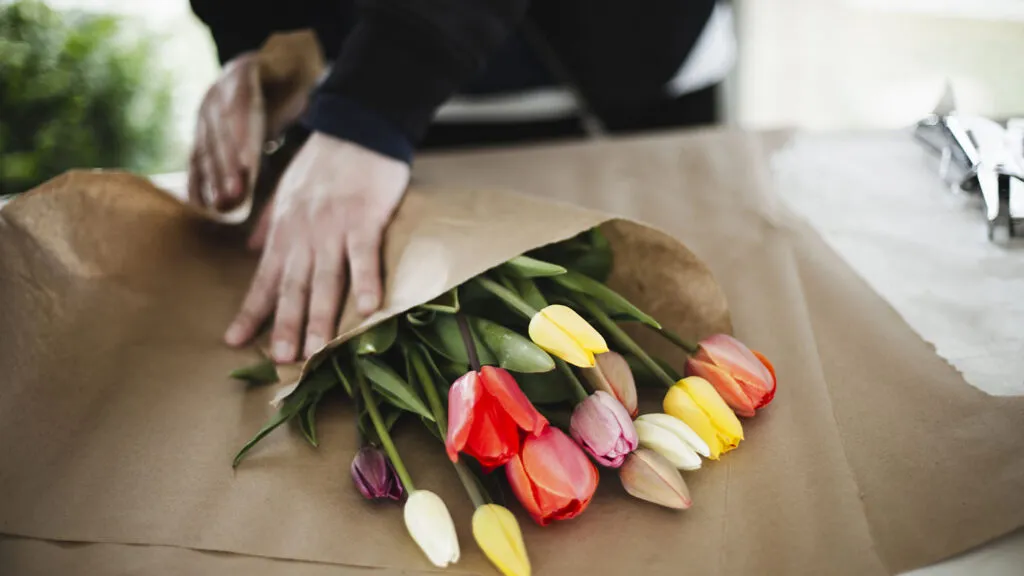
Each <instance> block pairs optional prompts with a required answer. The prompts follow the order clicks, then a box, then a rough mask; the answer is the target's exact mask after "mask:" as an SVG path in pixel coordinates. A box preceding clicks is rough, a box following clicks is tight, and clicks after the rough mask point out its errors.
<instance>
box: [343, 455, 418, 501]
mask: <svg viewBox="0 0 1024 576" xmlns="http://www.w3.org/2000/svg"><path fill="white" fill-rule="evenodd" d="M352 480H353V481H354V482H355V483H356V488H358V489H359V492H360V493H361V494H362V495H363V496H365V497H366V498H367V499H369V500H377V499H384V498H390V499H392V500H401V499H402V496H403V495H404V494H405V490H404V489H403V488H402V482H401V481H400V480H399V479H398V474H397V473H396V472H395V468H394V467H393V466H392V465H391V462H390V461H389V460H388V457H387V455H385V454H384V452H383V451H382V450H380V449H379V448H376V447H373V446H363V447H362V448H361V449H360V450H359V452H357V453H356V457H355V458H353V459H352Z"/></svg>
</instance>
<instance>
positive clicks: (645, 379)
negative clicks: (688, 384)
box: [624, 354, 682, 389]
mask: <svg viewBox="0 0 1024 576" xmlns="http://www.w3.org/2000/svg"><path fill="white" fill-rule="evenodd" d="M624 356H625V358H626V362H627V363H628V364H629V369H630V371H631V372H633V378H634V379H635V380H636V383H637V385H639V386H650V387H652V388H661V389H664V388H665V385H664V384H663V383H662V382H661V380H660V379H659V378H658V377H657V376H655V375H654V372H652V371H651V369H650V368H648V367H647V365H646V364H644V363H643V362H641V361H640V359H639V358H637V357H636V356H634V355H632V354H625V355H624ZM654 361H655V362H656V363H657V364H658V366H661V368H662V370H664V371H665V372H666V373H667V374H668V375H669V376H671V377H672V379H673V380H676V381H678V380H680V379H681V378H682V376H680V375H679V373H678V372H676V369H675V368H673V367H672V366H671V365H670V364H669V363H668V362H665V361H664V360H661V359H660V358H654Z"/></svg>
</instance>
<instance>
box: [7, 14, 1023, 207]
mask: <svg viewBox="0 0 1024 576" xmlns="http://www.w3.org/2000/svg"><path fill="white" fill-rule="evenodd" d="M722 5H723V6H727V7H728V8H729V9H730V10H731V19H730V20H729V23H730V28H731V32H732V36H731V37H720V38H718V44H722V43H723V42H729V43H731V45H732V46H733V48H732V51H731V52H729V50H726V54H727V55H726V56H724V58H726V59H727V60H729V61H730V62H734V65H732V66H731V67H729V69H728V75H727V77H726V79H725V81H724V83H722V84H721V86H720V87H719V88H718V89H716V98H717V99H718V103H719V106H718V108H717V111H716V115H717V118H716V119H715V121H716V122H718V123H722V124H730V125H738V126H742V127H745V128H751V129H762V128H779V127H788V128H801V129H807V130H860V129H886V128H899V127H904V126H907V125H909V124H911V123H913V122H914V121H916V120H918V119H920V118H921V117H922V116H923V115H924V114H926V113H927V112H929V111H930V110H931V109H932V107H933V106H934V105H935V103H936V101H937V100H938V98H939V96H940V94H941V92H942V89H943V86H944V84H945V83H946V82H947V80H948V81H949V82H951V84H952V86H953V87H954V88H955V90H956V93H957V97H958V102H959V104H960V107H961V109H962V110H964V111H967V112H971V113H977V114H982V115H986V116H991V117H996V118H1006V117H1011V116H1014V115H1021V116H1024V58H1021V57H1020V55H1021V54H1024V0H733V1H731V2H723V3H722ZM733 58H734V60H733ZM218 68H219V66H218V63H217V58H216V52H215V49H214V44H213V41H212V40H211V38H210V36H209V33H208V32H207V29H206V28H205V27H204V26H203V25H202V23H201V22H199V21H198V20H197V19H196V18H195V16H194V15H193V14H192V12H191V9H190V7H189V4H188V0H49V1H46V2H38V1H37V0H0V186H2V190H0V192H7V193H10V192H17V191H21V190H24V189H27V188H30V187H32V186H34V185H36V184H38V183H40V182H42V181H44V180H46V179H48V178H50V177H52V176H54V175H56V174H59V173H60V172H62V171H64V170H66V169H67V168H69V167H74V166H95V167H123V168H128V169H130V170H134V171H138V172H143V173H159V172H169V171H176V170H182V169H184V167H185V162H186V157H187V148H188V144H189V142H190V139H191V134H192V130H193V125H194V117H195V113H196V110H197V108H198V106H199V103H200V100H201V98H202V96H203V94H204V92H205V90H206V89H207V87H208V86H209V85H210V84H211V83H212V82H213V81H214V79H215V78H216V76H217V74H218Z"/></svg>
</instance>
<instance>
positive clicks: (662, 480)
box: [619, 448, 693, 510]
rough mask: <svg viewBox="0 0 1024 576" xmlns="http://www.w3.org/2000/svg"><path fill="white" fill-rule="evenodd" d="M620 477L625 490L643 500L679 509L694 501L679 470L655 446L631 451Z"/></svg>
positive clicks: (684, 508)
mask: <svg viewBox="0 0 1024 576" xmlns="http://www.w3.org/2000/svg"><path fill="white" fill-rule="evenodd" d="M619 480H621V481H622V487H623V488H625V489H626V492H629V494H630V495H632V496H634V497H636V498H639V499H641V500H647V501H648V502H653V503H654V504H657V505H659V506H664V507H666V508H676V509H678V510H686V509H687V508H689V507H690V506H692V505H693V501H692V500H690V490H689V489H688V488H687V487H686V482H685V481H683V477H682V476H680V475H679V470H676V468H675V466H673V465H672V464H671V463H670V462H669V461H668V460H666V459H665V458H664V457H663V456H662V455H661V454H658V453H657V452H654V451H652V450H647V449H646V448H641V449H639V450H637V451H636V452H633V453H632V454H630V455H629V456H628V457H627V458H626V463H625V464H623V465H622V468H619Z"/></svg>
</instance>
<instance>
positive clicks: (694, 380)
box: [680, 376, 743, 452]
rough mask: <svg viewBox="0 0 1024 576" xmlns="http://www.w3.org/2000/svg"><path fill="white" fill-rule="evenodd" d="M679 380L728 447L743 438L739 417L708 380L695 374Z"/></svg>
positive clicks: (733, 445) (732, 446)
mask: <svg viewBox="0 0 1024 576" xmlns="http://www.w3.org/2000/svg"><path fill="white" fill-rule="evenodd" d="M680 382H681V383H682V384H683V386H684V387H685V388H686V391H687V392H689V393H690V396H691V397H692V398H693V399H694V401H696V402H697V405H698V406H700V407H701V409H702V410H704V413H705V414H707V415H708V418H709V419H711V424H712V425H714V427H715V429H716V430H717V431H718V435H719V437H720V438H721V439H722V440H723V442H724V443H725V444H726V445H727V446H728V448H729V449H731V448H734V447H735V446H736V444H739V441H740V440H743V425H742V424H740V421H739V418H736V414H734V413H733V411H732V410H731V409H730V408H729V406H728V405H727V404H726V403H725V400H722V397H721V396H719V395H718V392H716V391H715V388H714V386H712V385H711V383H710V382H708V381H707V380H705V379H703V378H700V377H697V376H689V377H687V378H683V379H682V380H680ZM730 444H731V446H730ZM726 452H728V449H727V450H726Z"/></svg>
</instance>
